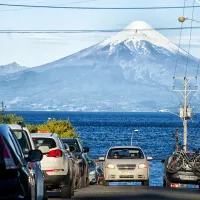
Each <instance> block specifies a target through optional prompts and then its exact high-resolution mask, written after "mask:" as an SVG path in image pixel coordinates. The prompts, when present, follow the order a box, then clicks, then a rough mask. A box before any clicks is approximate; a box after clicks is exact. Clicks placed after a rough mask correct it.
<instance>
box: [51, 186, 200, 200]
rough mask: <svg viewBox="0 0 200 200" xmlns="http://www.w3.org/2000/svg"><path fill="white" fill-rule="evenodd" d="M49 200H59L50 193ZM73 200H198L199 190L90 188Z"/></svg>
mask: <svg viewBox="0 0 200 200" xmlns="http://www.w3.org/2000/svg"><path fill="white" fill-rule="evenodd" d="M49 196H50V197H49V200H60V197H59V193H56V192H50V193H49ZM72 199H73V200H93V199H94V200H101V199H102V200H114V199H115V200H200V190H198V189H183V188H179V189H177V188H163V187H144V186H143V187H142V186H108V187H104V186H90V187H89V188H84V189H81V190H78V191H76V192H75V196H74V197H73V198H72Z"/></svg>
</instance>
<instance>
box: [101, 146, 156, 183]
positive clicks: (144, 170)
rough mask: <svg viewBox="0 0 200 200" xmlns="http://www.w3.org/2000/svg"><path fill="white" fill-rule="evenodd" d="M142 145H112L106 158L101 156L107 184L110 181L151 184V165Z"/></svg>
mask: <svg viewBox="0 0 200 200" xmlns="http://www.w3.org/2000/svg"><path fill="white" fill-rule="evenodd" d="M152 159H153V158H152V157H146V156H145V154H144V152H143V150H142V149H141V148H140V147H134V146H117V147H111V148H110V149H109V150H108V152H107V154H106V158H104V157H101V158H99V160H100V161H104V163H103V171H104V182H103V185H104V186H107V185H108V183H109V182H120V181H122V182H127V181H130V182H141V183H142V185H144V186H149V165H148V160H152Z"/></svg>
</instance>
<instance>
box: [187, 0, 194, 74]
mask: <svg viewBox="0 0 200 200" xmlns="http://www.w3.org/2000/svg"><path fill="white" fill-rule="evenodd" d="M194 4H195V0H194V1H193V9H192V20H191V29H190V39H189V47H188V57H187V63H186V69H185V77H186V76H187V68H188V63H189V53H190V47H191V39H192V26H193V19H194Z"/></svg>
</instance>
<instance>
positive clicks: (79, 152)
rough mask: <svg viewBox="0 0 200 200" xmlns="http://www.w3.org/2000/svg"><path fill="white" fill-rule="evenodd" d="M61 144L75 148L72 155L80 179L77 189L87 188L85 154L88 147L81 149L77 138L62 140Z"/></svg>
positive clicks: (87, 166) (88, 182)
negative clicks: (74, 158) (76, 162)
mask: <svg viewBox="0 0 200 200" xmlns="http://www.w3.org/2000/svg"><path fill="white" fill-rule="evenodd" d="M62 141H63V143H67V144H68V145H69V147H70V146H73V147H75V151H74V154H75V156H76V158H77V159H78V163H79V168H80V173H81V177H80V180H79V183H78V184H77V188H84V187H87V186H89V184H90V181H89V163H88V160H87V153H88V152H89V148H88V147H83V146H82V144H81V142H80V140H79V139H78V138H63V139H62Z"/></svg>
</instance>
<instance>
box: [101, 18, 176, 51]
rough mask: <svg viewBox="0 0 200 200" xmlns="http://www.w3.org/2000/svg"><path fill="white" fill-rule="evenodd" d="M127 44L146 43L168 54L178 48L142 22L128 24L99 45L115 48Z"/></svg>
mask: <svg viewBox="0 0 200 200" xmlns="http://www.w3.org/2000/svg"><path fill="white" fill-rule="evenodd" d="M124 41H126V42H127V43H128V42H130V41H132V42H133V44H134V46H135V47H136V46H137V43H138V42H140V41H148V42H150V43H151V44H154V45H156V46H159V47H163V48H165V49H167V50H168V51H170V52H173V53H175V52H177V50H178V47H177V46H176V45H174V44H173V43H171V42H170V41H169V40H168V39H167V38H165V37H164V36H163V35H161V34H160V33H159V32H158V31H156V30H154V29H153V28H152V27H151V26H150V25H148V24H147V23H146V22H143V21H134V22H132V23H131V24H129V25H128V26H127V27H126V28H125V29H123V30H122V31H121V32H119V33H118V34H117V35H115V36H113V37H111V38H108V39H107V40H105V41H104V42H102V43H101V44H100V45H102V46H106V45H108V44H109V45H112V46H115V45H117V44H120V43H121V42H124Z"/></svg>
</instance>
